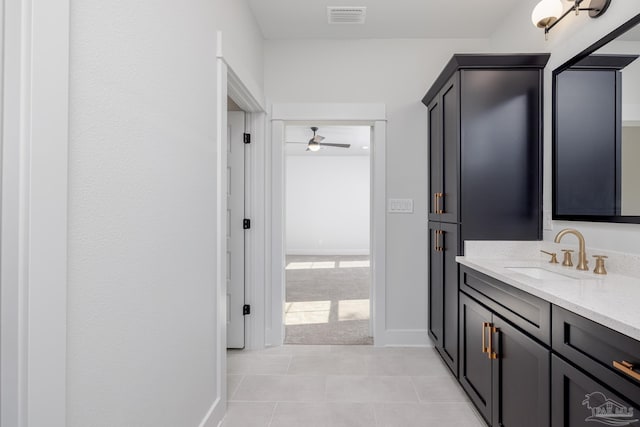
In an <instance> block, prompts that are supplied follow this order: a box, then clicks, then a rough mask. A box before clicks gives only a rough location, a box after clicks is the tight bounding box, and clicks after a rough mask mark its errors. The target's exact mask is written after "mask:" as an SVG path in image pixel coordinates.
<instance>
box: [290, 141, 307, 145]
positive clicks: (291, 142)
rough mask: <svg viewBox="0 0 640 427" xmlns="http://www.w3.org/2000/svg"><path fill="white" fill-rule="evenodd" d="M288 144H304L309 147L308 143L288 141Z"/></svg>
mask: <svg viewBox="0 0 640 427" xmlns="http://www.w3.org/2000/svg"><path fill="white" fill-rule="evenodd" d="M286 143H287V144H304V145H307V144H308V142H302V141H286Z"/></svg>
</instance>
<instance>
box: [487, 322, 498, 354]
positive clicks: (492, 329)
mask: <svg viewBox="0 0 640 427" xmlns="http://www.w3.org/2000/svg"><path fill="white" fill-rule="evenodd" d="M489 326H491V325H489ZM499 330H500V329H498V328H496V327H494V326H491V328H490V329H489V351H488V356H489V359H497V358H498V353H496V352H495V351H493V334H497V333H498V331H499Z"/></svg>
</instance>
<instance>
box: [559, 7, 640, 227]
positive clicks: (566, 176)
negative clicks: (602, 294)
mask: <svg viewBox="0 0 640 427" xmlns="http://www.w3.org/2000/svg"><path fill="white" fill-rule="evenodd" d="M553 218H554V219H558V220H573V221H602V222H628V223H640V14H639V15H636V16H635V17H633V18H632V19H631V20H629V21H628V22H627V23H625V24H623V25H622V26H620V27H619V28H618V29H616V30H614V31H613V32H611V33H610V34H609V35H607V36H605V37H604V38H602V39H601V40H599V41H598V42H596V43H595V44H593V45H592V46H590V47H589V48H587V49H585V50H584V51H582V52H581V53H579V54H578V55H576V56H575V57H573V58H572V59H571V60H569V61H567V62H566V63H565V64H563V65H562V66H560V67H559V68H557V69H556V70H554V72H553Z"/></svg>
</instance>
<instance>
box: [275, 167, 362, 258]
mask: <svg viewBox="0 0 640 427" xmlns="http://www.w3.org/2000/svg"><path fill="white" fill-rule="evenodd" d="M369 161H370V159H369V156H312V155H308V156H307V155H303V156H287V159H286V190H287V196H286V197H287V200H286V237H287V242H286V251H287V254H290V255H367V254H369V232H370V231H369V190H370V185H369Z"/></svg>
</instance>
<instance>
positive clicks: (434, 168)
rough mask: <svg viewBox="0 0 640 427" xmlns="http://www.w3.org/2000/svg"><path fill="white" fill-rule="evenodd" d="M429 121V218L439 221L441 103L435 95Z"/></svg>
mask: <svg viewBox="0 0 640 427" xmlns="http://www.w3.org/2000/svg"><path fill="white" fill-rule="evenodd" d="M428 111H429V113H428V121H429V220H431V221H440V214H439V210H440V209H441V208H440V205H441V203H442V200H441V197H442V196H441V194H443V190H442V153H443V147H442V104H441V102H440V97H439V96H436V97H435V99H434V100H433V101H431V103H430V104H429V106H428Z"/></svg>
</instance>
